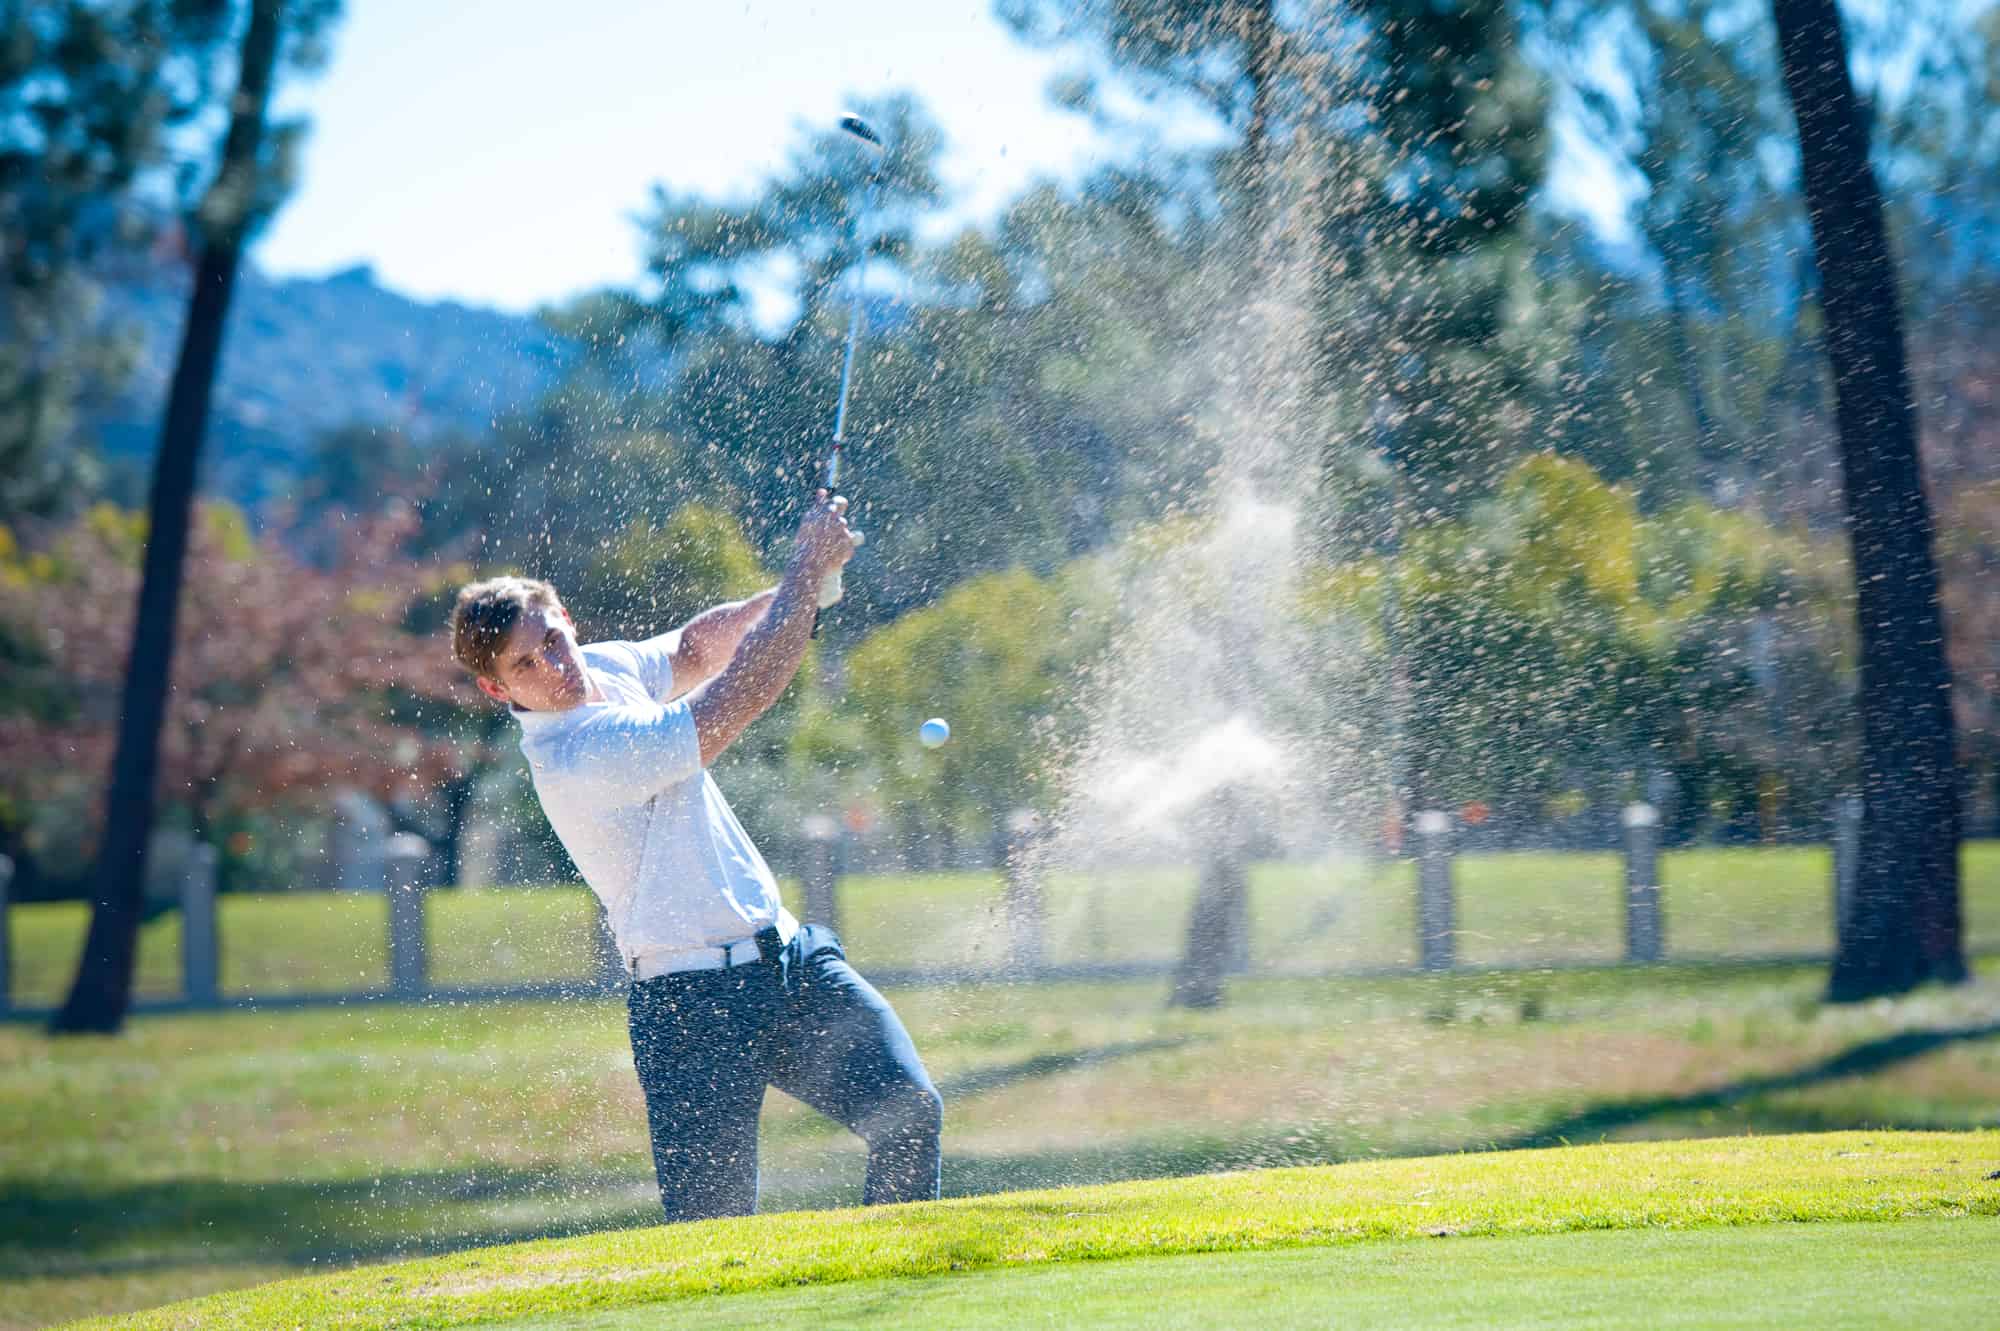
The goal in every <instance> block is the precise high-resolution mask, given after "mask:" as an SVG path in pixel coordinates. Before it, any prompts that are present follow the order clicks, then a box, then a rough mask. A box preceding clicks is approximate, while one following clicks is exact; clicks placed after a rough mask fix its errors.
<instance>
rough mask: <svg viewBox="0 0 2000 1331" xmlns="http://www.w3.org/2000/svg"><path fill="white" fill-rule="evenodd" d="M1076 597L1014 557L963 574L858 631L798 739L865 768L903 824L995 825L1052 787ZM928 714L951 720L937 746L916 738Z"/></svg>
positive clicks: (1081, 647)
mask: <svg viewBox="0 0 2000 1331" xmlns="http://www.w3.org/2000/svg"><path fill="white" fill-rule="evenodd" d="M1077 608H1078V606H1077V598H1076V596H1075V595H1074V593H1073V592H1071V591H1070V590H1069V589H1068V588H1067V587H1066V586H1065V585H1064V584H1063V582H1062V581H1060V580H1044V579H1041V578H1038V577H1036V576H1035V575H1034V574H1032V573H1030V572H1028V571H1027V570H1025V569H1013V570H1010V571H1008V572H1005V573H988V574H984V575H982V576H979V577H976V578H969V579H967V580H966V581H964V582H962V583H960V584H959V585H958V586H957V587H955V588H953V589H952V591H951V592H950V593H949V594H948V595H946V596H944V597H943V598H941V599H940V600H938V601H937V602H936V603H934V604H932V605H929V606H926V607H924V608H923V609H921V610H916V611H912V612H911V613H909V614H907V615H904V616H902V617H901V618H900V619H898V620H896V621H895V622H894V623H892V624H889V625H887V626H885V627H883V628H880V629H877V630H876V631H875V632H873V633H871V634H869V635H868V637H867V638H866V639H864V640H863V641H862V643H861V644H860V645H859V646H858V647H856V648H855V649H854V651H853V653H852V654H851V655H850V656H849V657H848V658H847V663H846V668H847V676H848V679H849V684H848V687H847V691H846V694H845V696H844V697H843V698H841V699H840V700H839V703H838V704H837V706H831V707H820V708H816V709H814V711H813V713H812V715H811V717H810V718H809V723H808V724H809V728H808V731H807V733H805V734H804V735H802V737H801V743H802V745H804V746H805V747H807V748H808V749H810V750H812V751H814V752H815V753H816V754H817V756H819V757H821V758H824V759H833V760H836V761H838V760H840V759H843V758H846V759H848V761H849V762H850V763H853V762H855V761H856V760H858V762H859V764H861V765H863V766H865V768H867V769H868V770H871V771H872V772H873V774H874V782H873V784H874V787H875V789H876V790H877V791H878V792H879V793H880V794H881V795H882V796H883V797H884V798H885V799H886V801H887V802H888V804H889V806H890V808H891V809H892V810H893V811H894V812H895V814H896V815H897V819H898V821H899V822H900V823H901V824H902V825H903V827H904V829H905V831H909V832H916V831H919V830H921V831H925V832H936V833H939V834H941V835H942V836H943V837H944V838H945V839H946V840H947V842H954V841H956V840H957V839H959V838H961V837H974V836H979V835H982V834H985V835H993V834H996V833H997V832H998V831H999V830H1000V829H1001V828H1003V827H1004V826H1005V821H1006V817H1007V815H1008V814H1009V813H1011V812H1012V811H1013V810H1015V809H1017V808H1022V807H1030V806H1032V807H1037V808H1042V807H1046V805H1047V801H1048V799H1049V798H1050V796H1051V795H1052V794H1053V793H1054V792H1053V791H1052V789H1051V784H1052V783H1051V776H1052V772H1053V767H1054V759H1055V756H1056V755H1057V754H1059V753H1060V752H1061V748H1062V744H1063V741H1064V740H1065V738H1068V737H1070V736H1071V735H1072V734H1073V730H1074V724H1075V720H1076V718H1075V716H1074V715H1073V714H1072V713H1071V712H1070V710H1069V707H1070V705H1073V704H1072V703H1071V700H1069V698H1068V691H1067V690H1065V688H1064V687H1063V685H1064V683H1065V681H1066V680H1069V679H1071V678H1072V677H1073V676H1074V674H1075V672H1076V670H1077V668H1078V667H1079V665H1080V663H1081V662H1082V661H1083V660H1084V659H1086V658H1087V657H1088V655H1089V654H1090V651H1091V646H1092V643H1091V636H1090V635H1089V634H1088V633H1086V632H1081V631H1079V630H1078V627H1077V624H1076V622H1075V616H1073V614H1072V612H1073V611H1074V610H1076V609H1077ZM930 716H943V717H945V718H947V719H948V720H949V721H950V723H951V728H952V742H951V743H950V744H948V745H946V746H945V747H943V748H941V749H936V750H923V749H920V748H919V747H918V746H917V739H916V730H917V725H918V724H919V723H920V722H921V721H923V720H924V718H926V717H930ZM843 741H844V742H843ZM850 748H851V752H848V751H844V750H848V749H850Z"/></svg>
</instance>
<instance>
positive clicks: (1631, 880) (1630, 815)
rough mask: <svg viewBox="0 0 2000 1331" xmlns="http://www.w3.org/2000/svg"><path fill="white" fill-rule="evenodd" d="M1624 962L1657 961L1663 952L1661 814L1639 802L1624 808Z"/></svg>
mask: <svg viewBox="0 0 2000 1331" xmlns="http://www.w3.org/2000/svg"><path fill="white" fill-rule="evenodd" d="M1622 821H1623V822H1624V824H1625V960H1627V961H1658V960H1660V958H1661V956H1662V955H1663V954H1664V952H1665V946H1664V945H1665V931H1664V930H1663V929H1662V927H1661V923H1660V813H1659V810H1657V809H1655V808H1654V807H1653V806H1652V805H1650V804H1647V803H1645V802H1644V801H1641V802H1639V803H1636V804H1628V805H1626V806H1625V812H1624V814H1623V815H1622Z"/></svg>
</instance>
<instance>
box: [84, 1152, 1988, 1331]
mask: <svg viewBox="0 0 2000 1331" xmlns="http://www.w3.org/2000/svg"><path fill="white" fill-rule="evenodd" d="M1995 1172H2000V1131H1982V1132H1973V1133H1893V1132H1881V1133H1828V1134H1824V1135H1811V1136H1791V1137H1762V1138H1720V1139H1709V1140H1704V1141H1692V1142H1641V1143H1629V1144H1617V1145H1602V1146H1586V1147H1564V1148H1558V1149H1554V1150H1545V1151H1513V1152H1501V1153H1491V1154H1481V1155H1456V1156H1434V1157H1430V1158H1426V1159H1414V1160H1384V1161H1369V1162H1364V1163H1355V1164H1348V1165H1336V1166H1331V1167H1326V1168H1318V1169H1281V1170H1268V1171H1257V1172H1249V1173H1241V1174H1222V1175H1209V1176H1205V1177H1199V1178H1183V1179H1167V1180H1156V1181H1149V1182H1143V1183H1123V1184H1111V1185H1107V1186H1102V1187H1093V1188H1076V1189H1060V1190H1055V1191H1046V1192H1026V1193H1011V1194H1002V1195H999V1196H990V1197H974V1198H963V1199H958V1200H953V1201H948V1202H938V1203H930V1204H924V1205H917V1206H900V1207H881V1208H874V1209H868V1210H849V1211H821V1212H793V1213H788V1214H780V1215H770V1216H758V1217H751V1218H747V1219H742V1220H723V1221H711V1222H707V1223H703V1224H698V1225H678V1226H668V1227H655V1228H649V1229H636V1230H625V1231H620V1232H615V1233H608V1234H595V1235H590V1236H587V1237H585V1238H581V1239H562V1240H544V1241H541V1242H536V1243H525V1244H518V1245H513V1246H509V1247H499V1248H487V1249H481V1250H476V1251H472V1252H466V1253H459V1254H455V1255H453V1256H450V1257H442V1258H432V1259H428V1260H423V1261H415V1262H406V1263H401V1264H398V1265H393V1266H379V1267H363V1268H360V1269H357V1270H353V1271H346V1272H341V1273H338V1274H334V1275H329V1276H320V1277H312V1278H307V1279H302V1280H288V1281H282V1282H280V1283H278V1284H275V1285H267V1286H263V1287H260V1288H256V1289H249V1290H239V1291H234V1292H231V1293H227V1294H220V1295H215V1296H212V1297H210V1298H207V1299H197V1300H192V1301H189V1302H186V1303H179V1304H172V1305H169V1306H168V1307H166V1308H162V1309H156V1310H154V1311H152V1312H148V1313H141V1314H137V1315H135V1316H127V1317H121V1318H118V1319H115V1320H113V1319H100V1320H96V1321H91V1322H85V1323H78V1324H76V1325H77V1326H78V1327H80V1328H82V1327H88V1328H96V1329H101V1331H109V1329H110V1328H111V1327H112V1326H114V1325H115V1326H119V1327H129V1328H136V1329H146V1328H152V1329H165V1328H175V1329H176V1331H179V1329H182V1328H187V1329H199V1331H234V1329H236V1328H242V1329H243V1331H251V1329H252V1328H255V1331H266V1328H271V1327H293V1326H299V1327H312V1328H315V1329H317V1328H348V1329H351V1331H364V1329H365V1331H378V1329H379V1331H389V1329H390V1328H418V1327H423V1328H442V1327H451V1326H466V1325H472V1324H476V1323H481V1322H489V1323H490V1322H499V1321H506V1320H510V1319H516V1318H520V1317H524V1316H527V1315H530V1314H541V1315H548V1316H553V1315H558V1314H575V1313H584V1312H591V1311H597V1310H606V1309H611V1308H617V1307H629V1306H634V1305H637V1304H642V1303H649V1302H655V1301H659V1300H663V1299H673V1298H681V1297H686V1296H690V1295H699V1294H712V1293H728V1292H737V1291H748V1290H757V1289H774V1288H782V1287H785V1286H797V1285H812V1284H827V1283H834V1282H842V1281H852V1280H868V1279H876V1278H884V1277H895V1276H912V1275H918V1276H921V1275H937V1274H941V1273H944V1272H948V1271H960V1270H975V1269H981V1268H988V1267H999V1266H1011V1265H1020V1264H1028V1263H1039V1262H1056V1261H1092V1260H1103V1259H1108V1258H1122V1257H1148V1256H1169V1255H1174V1254H1179V1253H1196V1252H1226V1251H1237V1250H1247V1249H1266V1248H1283V1247H1301V1246H1308V1245H1325V1244H1337V1243H1349V1242H1357V1241H1364V1240H1371V1239H1396V1238H1416V1237H1421V1236H1424V1235H1436V1236H1451V1235H1516V1234H1553V1233H1565V1232H1571V1231H1577V1230H1611V1229H1649V1228H1665V1229H1696V1228H1704V1227H1712V1226H1721V1225H1748V1224H1762V1223H1771V1222H1779V1221H1821V1220H1897V1219H1908V1218H1914V1217H1920V1216H1968V1215H1983V1216H1993V1215H2000V1180H1993V1179H1989V1178H1988V1177H1987V1175H1989V1174H1993V1173H1995Z"/></svg>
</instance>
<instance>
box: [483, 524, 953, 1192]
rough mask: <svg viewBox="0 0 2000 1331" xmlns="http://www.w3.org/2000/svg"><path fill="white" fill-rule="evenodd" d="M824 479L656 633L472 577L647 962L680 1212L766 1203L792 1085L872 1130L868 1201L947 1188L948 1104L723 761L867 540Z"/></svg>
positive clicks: (539, 593) (642, 1051)
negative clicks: (776, 1134) (762, 1187)
mask: <svg viewBox="0 0 2000 1331" xmlns="http://www.w3.org/2000/svg"><path fill="white" fill-rule="evenodd" d="M845 509H846V501H845V500H844V499H840V498H837V497H836V498H832V499H828V498H827V497H826V494H825V492H824V491H822V492H820V494H819V496H818V499H817V500H816V502H815V503H814V505H813V507H812V509H811V511H810V512H808V513H807V514H806V516H805V519H804V521H803V522H801V523H800V524H799V529H798V535H797V538H796V540H795V542H794V545H793V550H792V557H791V563H790V565H789V567H788V568H787V569H786V571H785V575H784V578H783V580H782V581H781V582H780V583H779V584H778V585H777V586H776V587H774V588H772V589H770V590H768V591H765V592H761V593H759V594H758V595H756V596H753V597H751V598H750V599H748V600H746V601H740V602H735V603H732V604H728V605H720V606H716V607H715V608H714V609H712V610H709V611H706V612H704V613H703V614H700V615H697V616H696V617H695V618H694V619H692V620H690V621H689V622H688V623H687V624H686V625H684V626H683V627H682V628H680V629H678V630H676V631H674V632H671V633H666V634H662V635H661V636H659V637H655V638H649V639H646V640H645V641H643V642H600V643H593V644H590V645H588V646H581V647H580V646H578V645H577V640H576V628H575V625H574V624H573V623H572V622H571V620H570V616H569V612H568V610H566V609H564V608H563V605H562V603H561V601H560V600H559V599H558V598H557V595H556V592H555V590H554V588H552V587H551V586H549V584H547V583H545V582H538V581H534V580H531V579H526V578H494V579H490V580H488V581H485V582H478V583H473V584H471V585H469V586H467V587H465V588H463V589H462V590H461V591H460V592H459V595H458V603H457V606H456V608H455V609H454V611H453V614H452V626H451V632H452V652H453V655H454V656H456V657H457V659H458V660H459V662H460V663H461V664H463V665H464V666H465V667H466V668H467V669H469V670H470V671H471V672H472V673H473V676H474V678H475V679H476V680H477V681H478V685H479V688H480V689H481V690H482V691H483V692H485V693H486V694H487V695H488V696H489V697H491V698H494V699H496V700H497V701H499V702H503V703H506V704H508V706H509V707H510V709H511V710H512V713H513V715H514V717H515V718H516V719H517V720H518V721H519V722H520V723H521V750H522V752H523V753H525V754H526V755H527V758H528V767H529V771H530V772H531V773H532V775H533V778H534V784H535V792H536V794H537V795H538V796H539V797H540V798H541V801H542V808H543V810H544V811H545V812H546V813H547V814H548V818H549V823H550V825H551V826H553V827H554V828H555V830H556V834H557V835H558V836H560V837H561V838H562V842H563V845H564V846H565V847H567V848H568V850H569V852H570V855H571V857H572V858H573V859H574V860H575V861H576V865H577V868H578V869H579V870H581V871H582V873H583V876H584V879H585V880H586V881H587V882H588V883H589V884H590V886H591V888H592V889H593V890H594V891H595V892H596V893H597V895H598V897H599V899H600V900H602V901H603V903H604V909H605V912H606V916H607V918H608V919H609V921H610V924H611V929H612V933H613V935H614V937H615V939H616V941H617V945H618V952H619V956H620V957H621V958H622V960H623V962H624V965H625V968H626V970H627V972H628V973H629V975H630V976H631V987H630V990H629V995H628V1000H627V1006H628V1011H629V1019H630V1030H631V1037H632V1059H633V1063H634V1065H635V1067H636V1069H637V1071H638V1075H639V1086H640V1088H641V1090H642V1091H643V1092H644V1093H645V1099H646V1116H647V1121H648V1125H649V1127H650V1129H651V1133H652V1143H653V1163H654V1166H655V1167H656V1169H657V1170H658V1173H659V1182H660V1201H661V1204H662V1205H663V1206H664V1208H665V1210H666V1217H667V1219H668V1220H669V1221H676V1220H699V1219H706V1218H708V1217H712V1216H726V1215H747V1214H749V1213H751V1212H752V1211H754V1210H756V1206H757V1117H758V1113H759V1111H760V1109H761V1108H762V1105H763V1100H764V1088H765V1087H766V1086H767V1085H771V1086H776V1087H778V1088H779V1089H780V1090H782V1091H784V1092H785V1093H787V1094H788V1095H792V1096H795V1097H796V1098H798V1099H800V1100H803V1101H804V1102H805V1103H806V1104H809V1105H811V1106H812V1107H813V1108H815V1109H817V1110H819V1111H820V1112H821V1113H823V1114H826V1115H828V1116H829V1117H831V1118H833V1119H836V1120H838V1121H839V1122H840V1123H842V1124H843V1125H845V1126H846V1127H847V1128H848V1129H849V1130H850V1131H852V1132H854V1133H856V1134H857V1135H859V1136H860V1137H861V1138H862V1139H863V1140H864V1141H866V1142H867V1143H868V1175H867V1182H866V1184H865V1185H864V1189H863V1193H862V1200H863V1202H864V1203H869V1204H872V1203H877V1202H902V1201H916V1200H924V1199H930V1198H935V1197H936V1196H937V1195H938V1168H939V1145H938V1138H939V1132H940V1127H941V1121H942V1113H943V1103H942V1101H941V1100H940V1099H939V1098H938V1093H937V1090H936V1088H935V1087H933V1086H932V1085H931V1080H930V1077H929V1075H928V1074H927V1073H926V1072H925V1071H924V1066H923V1063H922V1061H921V1060H920V1059H919V1058H918V1057H917V1050H916V1046H915V1045H914V1044H912V1043H911V1041H910V1037H909V1034H908V1033H907V1032H906V1031H905V1030H904V1029H903V1024H902V1022H901V1021H900V1020H898V1018H897V1016H896V1014H895V1012H894V1011H893V1010H891V1008H890V1007H889V1004H888V1003H887V1002H886V1001H885V1000H884V999H883V998H882V996H881V995H880V994H878V993H877V992H876V991H875V990H874V988H873V987H871V986H870V985H869V984H868V982H867V981H866V980H864V979H862V978H861V976H860V975H859V974H858V973H856V972H855V971H854V970H853V968H851V967H850V966H849V965H848V964H847V959H846V956H845V954H844V953H843V952H842V950H841V945H840V940H839V939H838V938H837V937H836V936H835V935H834V934H833V933H832V931H830V930H828V929H825V928H823V927H821V926H818V925H814V924H810V923H809V924H806V925H803V926H801V925H800V924H799V922H798V921H797V920H795V919H794V918H793V917H792V915H791V914H790V912H788V911H787V910H785V908H784V907H783V906H782V905H781V904H780V903H779V900H778V887H777V883H776V881H775V880H774V879H773V878H772V876H771V870H770V869H769V867H767V866H766V865H765V863H764V857H763V856H762V855H760V854H758V852H757V848H756V846H754V845H753V844H751V841H750V838H749V836H748V835H747V834H745V832H744V830H743V827H742V825H741V824H740V823H738V822H737V821H736V816H735V815H734V814H733V813H732V812H731V811H730V808H729V804H728V802H727V801H725V800H724V799H723V797H722V792H721V791H720V790H718V789H717V788H716V784H715V782H714V781H713V780H712V779H711V778H710V777H709V774H708V765H709V764H710V763H712V762H714V761H715V759H716V758H717V757H718V756H719V755H720V754H721V753H722V752H723V751H724V750H725V749H727V748H728V747H729V746H730V745H731V744H732V743H734V742H735V741H736V739H737V737H738V736H740V735H741V734H742V733H743V732H744V730H745V729H747V728H748V727H749V725H750V723H751V722H752V721H754V720H756V719H757V718H758V717H759V716H761V715H762V714H763V713H764V711H765V710H766V709H767V708H769V707H770V706H771V704H773V703H774V702H776V701H777V700H778V697H779V695H780V694H782V693H783V692H784V691H785V687H786V686H787V685H788V684H789V683H790V682H791V679H792V676H793V675H794V674H796V673H797V671H798V668H799V662H800V660H801V659H802V658H803V657H804V656H805V652H806V644H807V641H808V639H809V638H810V636H811V633H812V629H813V623H814V619H815V616H816V615H817V613H818V603H819V601H820V600H821V599H822V587H823V585H826V584H829V583H830V582H831V579H832V578H833V575H835V574H837V573H838V572H839V571H840V568H841V566H842V565H844V564H845V563H846V562H847V561H848V559H849V558H850V557H851V556H852V555H853V553H854V545H855V535H854V533H852V532H850V531H849V530H848V527H847V522H846V519H845V516H844V512H845Z"/></svg>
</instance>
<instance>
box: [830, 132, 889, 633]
mask: <svg viewBox="0 0 2000 1331" xmlns="http://www.w3.org/2000/svg"><path fill="white" fill-rule="evenodd" d="M850 121H852V122H853V123H852V124H850V123H849V122H850ZM841 124H842V128H844V129H847V130H848V132H849V133H852V134H855V136H856V137H857V138H860V139H862V140H863V141H864V142H867V143H870V144H872V145H873V146H874V147H876V148H877V149H878V150H879V149H880V148H881V143H882V141H881V139H879V138H878V137H876V135H875V133H874V131H872V130H869V129H867V127H866V126H865V125H861V122H860V121H858V120H854V118H852V117H847V118H843V120H842V122H841ZM854 126H860V129H859V130H857V129H856V128H854ZM881 188H882V172H881V168H880V165H879V163H878V165H877V167H876V169H875V170H874V171H873V172H871V173H870V176H869V181H868V197H867V203H868V204H869V205H873V204H874V202H875V199H876V196H877V194H879V193H880V191H881ZM864 211H865V210H864ZM849 243H850V246H851V248H852V249H853V251H854V275H853V277H852V279H851V280H852V282H853V284H854V292H853V296H852V297H851V299H850V302H849V305H848V311H847V350H846V352H845V353H844V354H843V355H842V357H841V362H840V402H839V405H838V406H836V407H835V408H834V413H833V447H832V448H831V449H829V450H828V451H827V455H826V491H827V493H828V494H830V495H831V494H834V493H837V492H838V490H839V488H840V480H841V466H840V464H841V455H842V449H843V447H844V445H845V444H846V442H847V398H848V393H849V390H850V389H851V388H852V387H853V384H854V354H855V352H856V350H857V349H859V347H860V345H861V265H862V261H863V259H864V258H865V257H866V256H865V253H864V251H863V249H862V245H861V217H860V214H859V213H857V214H856V215H855V218H854V222H853V234H852V236H851V238H850V242H849ZM854 543H855V545H857V546H858V545H860V544H861V533H860V532H856V533H855V534H854ZM845 590H846V589H845V588H844V587H843V586H842V584H841V577H840V570H839V569H835V570H834V571H833V572H832V573H830V574H828V575H827V577H826V580H825V581H824V582H822V583H820V588H819V605H820V609H822V610H824V609H826V608H827V607H828V606H830V605H833V604H834V603H835V602H837V601H839V600H840V598H841V596H842V595H843V594H844V593H845ZM815 630H817V625H815Z"/></svg>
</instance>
